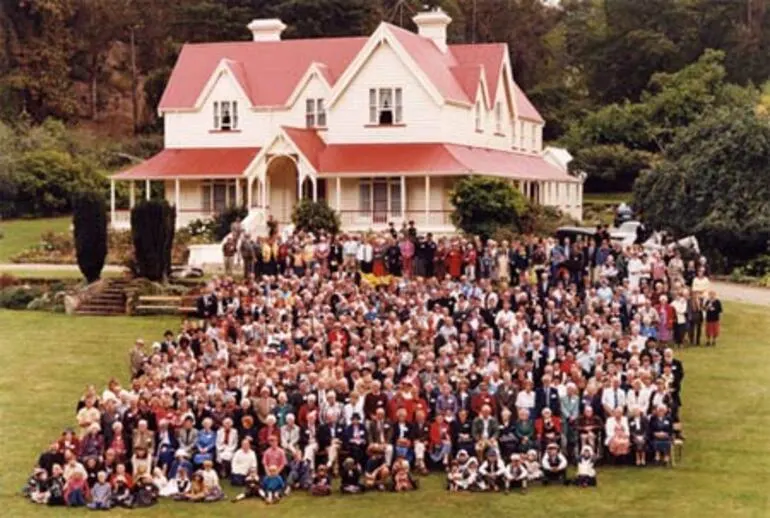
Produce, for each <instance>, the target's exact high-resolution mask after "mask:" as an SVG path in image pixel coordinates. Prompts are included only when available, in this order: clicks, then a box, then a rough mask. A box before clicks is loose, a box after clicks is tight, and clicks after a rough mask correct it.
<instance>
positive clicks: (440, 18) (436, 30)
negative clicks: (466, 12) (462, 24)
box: [412, 7, 452, 52]
mask: <svg viewBox="0 0 770 518" xmlns="http://www.w3.org/2000/svg"><path fill="white" fill-rule="evenodd" d="M412 21H413V22H414V24H415V25H416V26H417V33H418V34H419V35H420V36H422V37H423V38H428V39H431V40H433V43H435V44H436V46H437V47H438V48H439V49H440V50H441V52H446V50H447V44H446V28H447V26H448V25H449V24H450V23H452V18H451V17H450V16H449V15H448V14H447V13H445V12H444V11H443V10H442V9H441V8H440V7H436V8H435V9H432V10H430V11H425V12H422V13H418V14H417V15H415V16H414V18H412Z"/></svg>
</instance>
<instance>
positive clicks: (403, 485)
mask: <svg viewBox="0 0 770 518" xmlns="http://www.w3.org/2000/svg"><path fill="white" fill-rule="evenodd" d="M413 489H417V485H416V482H415V480H414V479H413V478H412V476H411V474H410V473H409V462H408V461H407V460H406V458H405V457H399V458H397V459H396V460H395V462H393V491H395V492H397V493H400V492H402V491H411V490H413Z"/></svg>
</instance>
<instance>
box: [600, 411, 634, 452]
mask: <svg viewBox="0 0 770 518" xmlns="http://www.w3.org/2000/svg"><path fill="white" fill-rule="evenodd" d="M604 432H605V439H604V444H605V445H606V446H607V448H608V449H609V450H610V455H612V456H614V457H622V456H623V455H627V454H628V452H629V450H630V449H631V439H630V436H631V434H630V431H629V429H628V419H626V417H625V416H624V415H623V409H622V408H621V407H616V408H615V409H613V410H612V417H610V418H609V419H607V423H606V424H605V427H604Z"/></svg>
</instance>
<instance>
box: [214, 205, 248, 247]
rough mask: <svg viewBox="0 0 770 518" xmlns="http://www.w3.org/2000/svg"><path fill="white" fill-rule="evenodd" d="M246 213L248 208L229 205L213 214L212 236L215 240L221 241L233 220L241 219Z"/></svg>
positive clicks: (228, 231) (227, 232)
mask: <svg viewBox="0 0 770 518" xmlns="http://www.w3.org/2000/svg"><path fill="white" fill-rule="evenodd" d="M248 215H249V210H248V209H247V208H246V207H229V208H227V209H225V210H223V211H222V212H220V213H219V214H217V215H216V216H214V219H213V235H212V238H213V239H214V240H215V241H217V242H219V241H222V240H223V239H224V238H225V236H227V234H229V233H230V228H231V227H232V224H233V222H235V221H243V220H244V219H245V218H246V216H248Z"/></svg>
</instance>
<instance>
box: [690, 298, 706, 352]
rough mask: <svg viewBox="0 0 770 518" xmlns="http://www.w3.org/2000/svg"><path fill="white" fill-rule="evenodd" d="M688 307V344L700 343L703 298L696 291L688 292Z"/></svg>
mask: <svg viewBox="0 0 770 518" xmlns="http://www.w3.org/2000/svg"><path fill="white" fill-rule="evenodd" d="M687 309H688V327H687V331H688V335H689V336H688V340H689V342H690V345H700V337H701V332H702V331H703V299H702V298H701V297H699V296H698V294H697V293H695V292H692V293H691V294H690V300H689V304H688V306H687Z"/></svg>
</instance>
